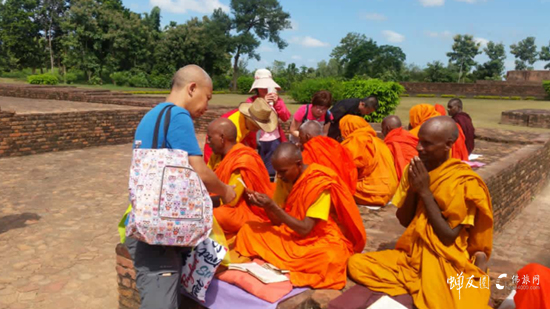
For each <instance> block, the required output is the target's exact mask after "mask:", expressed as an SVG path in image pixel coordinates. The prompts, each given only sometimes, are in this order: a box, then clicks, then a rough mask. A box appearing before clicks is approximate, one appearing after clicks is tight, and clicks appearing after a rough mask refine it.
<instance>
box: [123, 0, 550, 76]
mask: <svg viewBox="0 0 550 309" xmlns="http://www.w3.org/2000/svg"><path fill="white" fill-rule="evenodd" d="M123 2H124V4H125V6H127V7H129V8H130V9H131V10H133V11H135V12H138V13H142V12H148V11H150V10H151V9H152V8H153V7H154V6H155V5H156V6H159V7H160V8H161V14H162V24H163V25H166V24H168V23H169V22H170V21H172V20H173V21H176V22H178V23H184V22H185V21H187V20H188V19H189V18H191V17H195V16H203V15H209V14H210V13H211V12H212V11H213V10H214V9H215V8H217V7H222V8H223V9H224V10H227V11H228V12H229V3H230V0H123ZM279 2H280V3H281V5H282V7H283V9H284V10H285V11H287V12H289V13H290V16H291V20H292V24H293V26H294V27H293V29H292V30H285V31H284V32H283V33H282V37H283V38H284V39H285V40H287V42H289V46H288V47H287V48H285V49H284V50H282V51H279V50H277V48H276V46H275V45H274V44H270V43H269V42H262V45H261V47H260V49H259V53H260V55H261V57H262V59H261V60H260V61H259V62H257V61H255V60H250V61H249V68H250V69H256V68H262V67H266V66H269V65H271V63H272V62H273V60H280V61H285V62H286V63H291V62H294V63H296V64H297V65H298V66H301V65H306V66H310V67H316V66H317V63H318V62H319V61H321V60H328V59H329V55H330V52H331V51H332V49H333V48H334V47H335V46H337V45H338V43H339V42H340V40H341V39H342V38H343V37H344V36H345V35H346V34H347V33H348V32H359V33H364V34H365V35H366V36H368V37H371V38H373V39H374V40H375V41H376V42H377V43H378V44H379V45H382V44H390V45H395V46H399V47H401V48H402V49H403V51H404V52H405V54H406V55H407V60H406V61H407V63H414V64H417V65H419V66H421V67H425V65H426V63H428V62H431V61H434V60H441V61H443V62H444V63H446V62H447V60H448V59H447V57H446V53H447V52H449V51H450V50H451V45H452V41H453V40H452V37H453V35H455V34H471V35H474V37H475V38H476V39H478V40H479V41H480V42H487V41H495V42H502V43H504V44H505V47H506V51H507V53H508V58H507V59H506V67H507V69H509V70H511V69H513V68H514V60H515V58H514V56H513V55H511V54H510V53H509V51H510V48H509V46H510V45H511V44H513V43H516V42H518V41H520V40H522V39H524V38H526V37H527V36H534V37H536V43H537V46H538V50H540V47H541V46H548V45H549V42H550V31H549V30H550V26H549V25H550V23H549V22H548V12H550V0H279ZM476 60H477V61H478V62H484V61H486V60H487V58H486V57H485V56H484V55H479V56H478V57H477V58H476ZM544 65H545V63H544V62H541V61H539V62H537V63H536V64H535V68H536V69H542V68H543V67H544Z"/></svg>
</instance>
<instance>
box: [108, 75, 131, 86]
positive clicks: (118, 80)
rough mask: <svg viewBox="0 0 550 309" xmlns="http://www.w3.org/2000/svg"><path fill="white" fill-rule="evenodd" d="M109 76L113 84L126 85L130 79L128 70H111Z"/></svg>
mask: <svg viewBox="0 0 550 309" xmlns="http://www.w3.org/2000/svg"><path fill="white" fill-rule="evenodd" d="M109 77H110V78H111V80H112V81H113V84H114V85H115V86H126V85H128V80H129V79H130V76H129V74H128V72H113V73H111V75H109Z"/></svg>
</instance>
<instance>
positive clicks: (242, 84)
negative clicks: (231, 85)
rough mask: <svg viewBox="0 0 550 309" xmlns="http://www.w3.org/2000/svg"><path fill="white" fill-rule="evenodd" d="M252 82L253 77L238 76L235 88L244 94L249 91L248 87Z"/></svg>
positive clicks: (250, 86)
mask: <svg viewBox="0 0 550 309" xmlns="http://www.w3.org/2000/svg"><path fill="white" fill-rule="evenodd" d="M253 83H254V77H250V76H240V77H239V78H238V79H237V90H239V92H240V93H243V94H246V93H248V91H250V88H252V84H253Z"/></svg>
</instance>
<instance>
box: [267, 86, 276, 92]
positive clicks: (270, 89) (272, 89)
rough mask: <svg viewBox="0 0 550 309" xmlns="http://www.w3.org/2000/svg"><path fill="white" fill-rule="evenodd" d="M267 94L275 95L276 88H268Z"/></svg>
mask: <svg viewBox="0 0 550 309" xmlns="http://www.w3.org/2000/svg"><path fill="white" fill-rule="evenodd" d="M267 93H277V88H275V87H269V88H267Z"/></svg>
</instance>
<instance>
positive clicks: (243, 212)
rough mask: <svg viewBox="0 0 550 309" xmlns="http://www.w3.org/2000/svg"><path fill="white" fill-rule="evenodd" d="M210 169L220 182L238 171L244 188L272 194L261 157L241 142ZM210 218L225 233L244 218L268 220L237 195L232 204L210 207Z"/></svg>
mask: <svg viewBox="0 0 550 309" xmlns="http://www.w3.org/2000/svg"><path fill="white" fill-rule="evenodd" d="M214 172H215V173H216V176H218V178H219V179H220V180H221V181H222V182H223V183H229V179H230V178H231V175H232V174H233V173H235V172H239V173H240V175H241V179H242V180H243V181H244V183H245V184H246V187H247V188H248V189H250V190H252V191H256V192H260V193H264V194H267V195H271V194H272V191H273V190H272V186H271V183H270V181H269V174H268V173H267V169H266V168H265V165H264V163H263V161H262V158H261V157H260V155H258V153H256V151H255V150H254V149H252V148H250V147H248V146H245V145H243V144H241V143H238V144H235V146H233V148H231V150H230V151H229V153H227V155H226V156H225V157H224V158H223V160H222V161H221V162H220V164H218V166H217V168H216V170H215V171H214ZM214 217H215V218H216V220H217V221H218V223H219V225H220V227H221V228H222V230H223V231H224V233H225V234H226V235H228V236H230V235H231V234H235V233H237V232H238V231H239V230H240V228H241V227H242V226H243V225H244V224H245V223H246V222H248V221H259V222H265V221H268V218H267V216H266V214H265V211H264V210H263V209H261V208H259V207H257V206H249V205H248V204H247V203H246V200H245V199H244V197H243V196H240V197H239V200H238V202H237V203H236V205H235V206H230V205H227V204H226V205H221V206H220V207H217V208H214Z"/></svg>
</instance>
